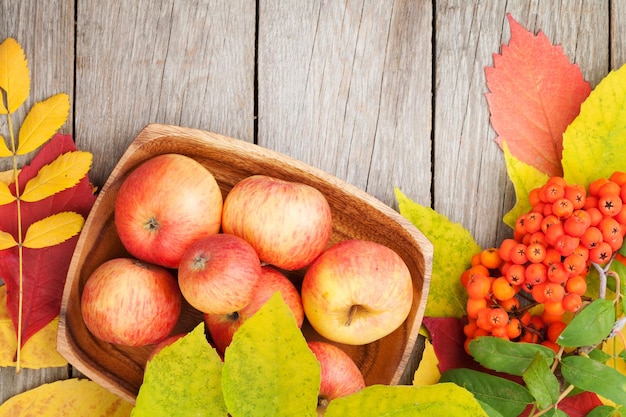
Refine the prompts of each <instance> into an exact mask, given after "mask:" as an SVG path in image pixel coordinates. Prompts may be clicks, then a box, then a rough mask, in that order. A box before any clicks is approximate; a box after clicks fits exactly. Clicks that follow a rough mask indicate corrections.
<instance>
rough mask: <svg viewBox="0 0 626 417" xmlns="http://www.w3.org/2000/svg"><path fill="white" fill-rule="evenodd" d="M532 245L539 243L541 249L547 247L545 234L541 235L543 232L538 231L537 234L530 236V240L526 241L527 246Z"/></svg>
mask: <svg viewBox="0 0 626 417" xmlns="http://www.w3.org/2000/svg"><path fill="white" fill-rule="evenodd" d="M533 243H539V244H540V245H541V246H543V247H546V246H548V241H547V240H546V235H545V233H543V231H541V230H540V231H538V232H535V233H533V234H531V235H530V238H529V239H528V243H527V245H530V244H533Z"/></svg>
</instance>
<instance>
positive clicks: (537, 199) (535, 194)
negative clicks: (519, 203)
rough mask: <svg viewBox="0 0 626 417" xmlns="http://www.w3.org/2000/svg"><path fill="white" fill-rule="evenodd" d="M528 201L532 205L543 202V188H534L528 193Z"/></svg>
mask: <svg viewBox="0 0 626 417" xmlns="http://www.w3.org/2000/svg"><path fill="white" fill-rule="evenodd" d="M528 202H529V203H530V205H531V206H534V205H536V204H540V203H542V201H541V188H533V189H532V190H530V192H529V193H528Z"/></svg>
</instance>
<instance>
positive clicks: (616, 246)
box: [605, 235, 624, 253]
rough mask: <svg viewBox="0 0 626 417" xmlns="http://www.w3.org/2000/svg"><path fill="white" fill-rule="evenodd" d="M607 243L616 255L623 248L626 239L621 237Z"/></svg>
mask: <svg viewBox="0 0 626 417" xmlns="http://www.w3.org/2000/svg"><path fill="white" fill-rule="evenodd" d="M605 242H606V243H608V244H609V246H610V247H611V250H612V251H613V253H615V252H617V251H618V250H619V249H620V248H621V247H622V244H623V243H624V238H623V237H622V236H621V235H620V236H617V237H616V238H614V239H611V240H606V241H605Z"/></svg>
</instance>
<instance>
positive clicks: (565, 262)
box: [461, 172, 626, 350]
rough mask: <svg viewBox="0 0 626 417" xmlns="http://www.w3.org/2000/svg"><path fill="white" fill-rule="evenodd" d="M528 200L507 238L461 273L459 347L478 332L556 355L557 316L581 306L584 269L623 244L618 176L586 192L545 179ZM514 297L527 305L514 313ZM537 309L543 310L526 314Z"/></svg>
mask: <svg viewBox="0 0 626 417" xmlns="http://www.w3.org/2000/svg"><path fill="white" fill-rule="evenodd" d="M529 203H530V205H531V206H532V209H531V210H530V211H529V212H527V213H525V214H522V215H521V216H519V217H518V219H517V221H516V223H515V229H514V233H513V237H512V238H510V239H505V240H504V241H503V242H502V243H501V244H500V246H499V247H497V248H488V249H484V250H482V251H481V252H480V253H478V254H476V255H475V256H474V257H473V259H472V265H471V267H470V268H469V269H467V270H466V271H465V272H464V273H463V274H462V276H461V282H462V284H463V285H464V287H465V288H466V290H467V294H468V300H467V316H468V323H467V324H466V325H465V328H464V332H465V335H466V337H467V340H466V350H467V344H468V343H469V342H470V341H471V340H472V339H474V338H476V337H480V336H485V335H491V336H497V337H502V338H505V339H508V340H512V341H521V342H531V343H541V344H543V345H545V346H548V347H550V348H552V349H554V350H558V346H557V345H556V343H555V342H556V338H557V337H558V336H559V334H560V332H561V331H562V330H563V328H564V327H565V320H564V316H565V315H566V314H567V313H568V312H569V313H576V312H577V311H578V310H579V309H580V308H581V307H582V306H583V301H584V294H585V292H586V291H587V280H586V276H587V273H588V271H589V267H590V265H591V264H592V263H595V264H598V265H604V264H606V263H607V262H609V261H610V260H612V258H613V254H614V253H616V252H617V251H618V250H619V249H620V248H621V246H622V243H623V240H624V235H625V234H626V173H624V172H615V173H613V174H612V175H611V176H610V177H609V178H601V179H598V180H596V181H594V182H592V183H591V184H589V186H588V187H587V188H585V187H584V186H581V185H576V184H574V185H570V184H567V183H566V182H565V180H564V179H563V178H561V177H552V178H550V179H549V180H548V181H547V182H546V184H544V185H543V186H541V187H538V188H535V189H533V190H532V191H531V192H530V194H529ZM520 299H526V300H528V301H529V302H527V303H525V305H524V307H523V308H520ZM536 305H541V306H543V309H532V310H531V308H530V307H533V306H536ZM530 311H534V313H532V314H531V312H530ZM538 311H541V312H538Z"/></svg>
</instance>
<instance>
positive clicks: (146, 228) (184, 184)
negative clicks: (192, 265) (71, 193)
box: [115, 154, 223, 268]
mask: <svg viewBox="0 0 626 417" xmlns="http://www.w3.org/2000/svg"><path fill="white" fill-rule="evenodd" d="M222 206H223V198H222V193H221V191H220V188H219V186H218V184H217V181H216V180H215V178H214V177H213V174H211V172H209V171H208V170H207V169H206V168H205V167H204V166H203V165H201V164H200V163H199V162H197V161H196V160H194V159H192V158H190V157H188V156H184V155H179V154H164V155H159V156H155V157H153V158H151V159H149V160H147V161H145V162H143V163H142V164H141V165H140V166H139V167H137V168H136V169H135V170H134V171H132V172H131V173H130V174H129V175H128V176H127V177H126V179H125V180H124V181H123V183H122V185H121V186H120V189H119V191H118V193H117V197H116V200H115V226H116V229H117V233H118V235H119V237H120V240H121V242H122V244H123V245H124V247H125V248H126V249H127V250H128V252H129V253H130V254H131V255H132V256H133V257H136V258H137V259H140V260H143V261H146V262H150V263H153V264H156V265H161V266H165V267H167V268H177V267H178V264H179V263H180V258H181V256H182V254H183V252H184V251H185V249H187V248H188V247H189V245H191V244H192V243H193V242H195V241H196V240H198V239H200V238H202V237H205V236H208V235H212V234H215V233H218V232H219V230H220V222H221V216H222Z"/></svg>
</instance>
